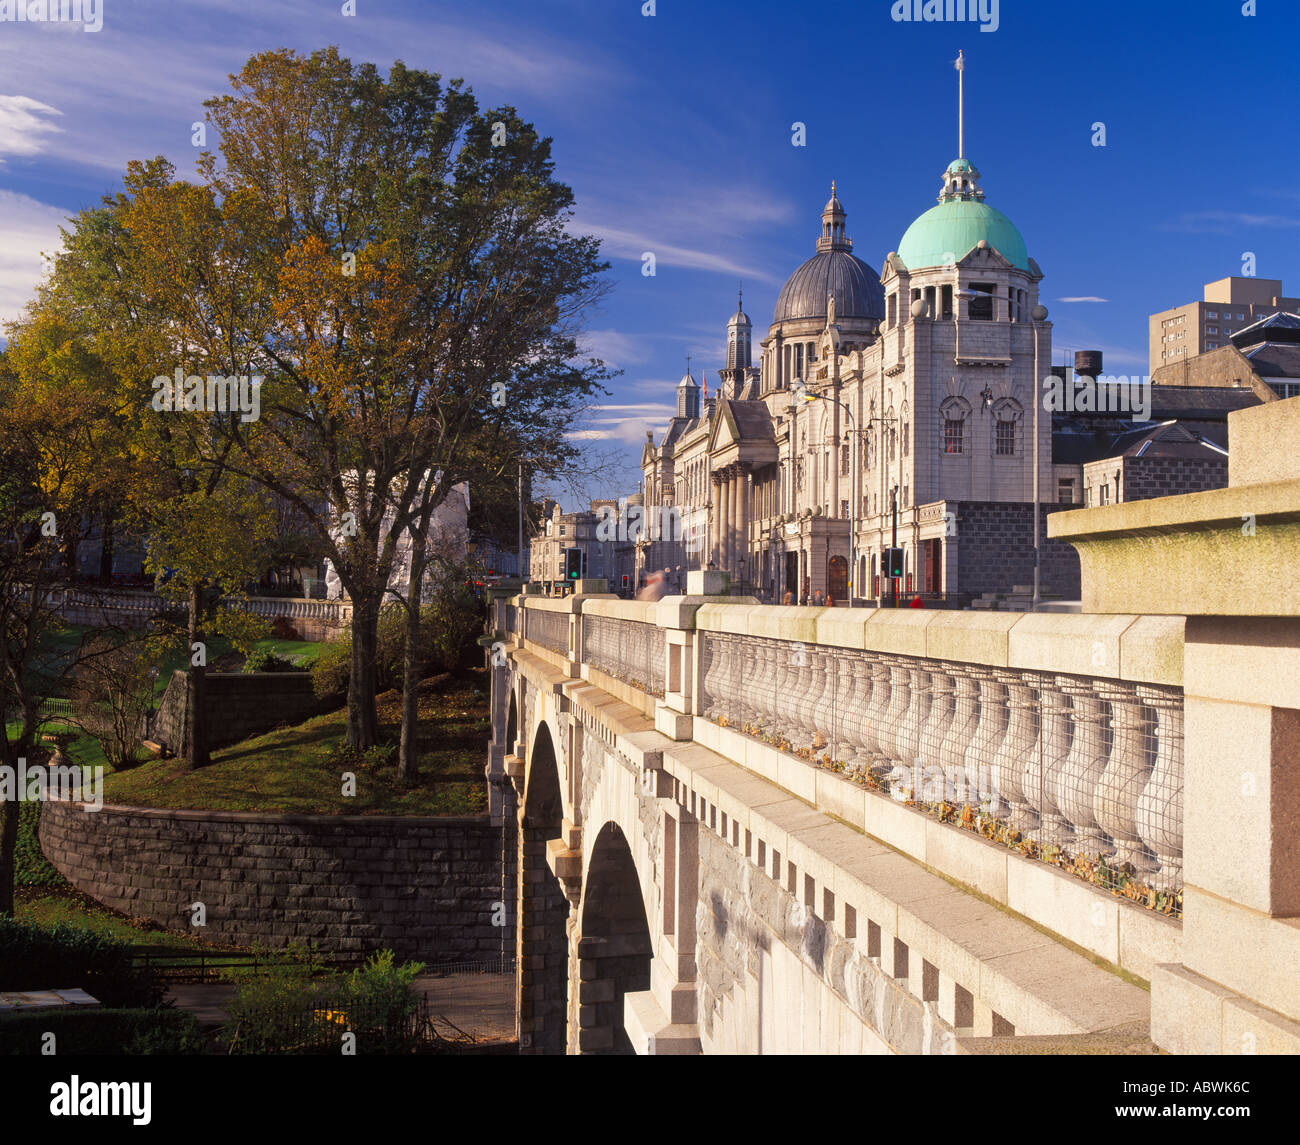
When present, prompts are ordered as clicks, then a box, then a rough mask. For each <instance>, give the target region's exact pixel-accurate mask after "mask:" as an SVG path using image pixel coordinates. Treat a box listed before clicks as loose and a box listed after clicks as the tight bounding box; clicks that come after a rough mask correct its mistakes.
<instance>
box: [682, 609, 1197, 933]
mask: <svg viewBox="0 0 1300 1145" xmlns="http://www.w3.org/2000/svg"><path fill="white" fill-rule="evenodd" d="M700 638H701V640H702V657H701V664H702V672H703V687H702V691H701V696H700V705H701V709H702V711H703V715H704V717H705V718H706V719H709V720H711V721H712V722H713V723H715V724H718V725H720V726H723V727H730V728H732V729H733V730H735V731H738V732H740V733H742V734H744V735H747V736H751V737H754V738H757V739H760V740H762V741H763V742H766V743H769V744H772V745H773V746H774V747H776V748H778V749H780V750H783V751H786V752H790V753H792V754H795V755H798V756H800V757H801V758H803V759H805V760H808V761H809V762H810V763H812V764H815V765H817V766H821V767H826V768H829V769H831V770H834V771H838V772H841V773H843V774H845V775H847V776H848V777H850V778H852V779H854V780H855V781H857V782H859V783H861V784H863V785H864V786H868V787H872V788H875V789H876V790H879V791H882V792H884V793H886V794H889V795H890V796H892V797H893V798H894V799H896V800H898V801H900V802H905V803H909V804H911V805H914V806H918V807H920V808H922V809H923V810H926V811H929V812H930V813H932V814H935V815H938V816H939V817H940V818H942V819H944V820H946V821H951V822H954V823H956V824H959V825H961V826H963V827H966V828H967V829H969V830H975V831H978V832H979V833H981V834H983V835H984V836H985V837H987V838H990V839H994V840H997V841H1000V842H1003V843H1005V844H1007V845H1009V846H1012V847H1015V848H1016V849H1018V850H1020V851H1021V852H1022V853H1026V854H1030V855H1032V856H1035V857H1041V858H1045V859H1048V860H1049V861H1053V862H1055V863H1056V864H1057V865H1059V866H1062V867H1064V868H1066V869H1067V870H1070V871H1071V872H1072V873H1075V874H1078V875H1080V876H1082V877H1084V878H1086V879H1088V880H1089V881H1091V882H1094V883H1097V884H1098V885H1101V886H1103V887H1106V888H1108V889H1111V888H1113V889H1117V890H1121V891H1122V893H1124V894H1126V895H1127V897H1129V898H1132V899H1135V900H1138V901H1141V902H1143V903H1144V905H1147V906H1149V907H1151V908H1153V909H1157V910H1160V911H1161V912H1162V913H1165V914H1169V915H1173V916H1178V915H1180V914H1181V906H1180V902H1179V895H1178V892H1179V891H1180V889H1181V887H1182V822H1183V806H1182V794H1183V697H1182V691H1181V689H1178V688H1172V687H1164V686H1157V685H1152V684H1135V683H1128V682H1125V681H1122V680H1115V679H1104V678H1099V677H1088V676H1079V675H1072V674H1065V673H1061V674H1058V673H1048V672H1036V671H1026V670H1019V669H995V668H991V667H986V666H982V665H978V664H967V663H958V662H950V661H943V660H933V659H926V658H921V657H914V656H903V655H888V654H880V653H875V652H866V651H862V650H855V649H848V648H835V647H827V646H823V645H818V644H807V643H800V642H791V641H783V640H772V639H764V638H761V637H752V636H743V635H732V634H728V633H723V632H702V633H700Z"/></svg>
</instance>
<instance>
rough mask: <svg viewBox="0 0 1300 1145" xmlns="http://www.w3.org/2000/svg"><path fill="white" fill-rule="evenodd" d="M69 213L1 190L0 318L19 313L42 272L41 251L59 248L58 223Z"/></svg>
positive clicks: (59, 224)
mask: <svg viewBox="0 0 1300 1145" xmlns="http://www.w3.org/2000/svg"><path fill="white" fill-rule="evenodd" d="M70 214H71V212H70V211H65V210H61V209H60V208H58V207H52V206H50V205H49V204H48V203H41V202H38V201H37V200H36V199H32V198H29V197H28V196H27V195H20V194H18V193H17V192H15V191H0V322H12V321H13V320H14V319H15V318H17V317H18V315H19V314H21V313H22V311H23V308H24V307H25V306H26V305H27V303H28V301H29V300H30V299H31V297H32V294H33V293H34V289H35V286H36V283H37V282H38V281H40V279H41V277H42V276H43V274H44V273H45V267H44V265H43V264H42V262H41V252H42V251H46V252H48V253H50V254H54V253H55V252H56V251H57V250H58V249H59V247H60V246H61V244H62V240H61V239H60V237H59V227H61V226H64V225H65V224H66V223H67V220H68V216H69V215H70Z"/></svg>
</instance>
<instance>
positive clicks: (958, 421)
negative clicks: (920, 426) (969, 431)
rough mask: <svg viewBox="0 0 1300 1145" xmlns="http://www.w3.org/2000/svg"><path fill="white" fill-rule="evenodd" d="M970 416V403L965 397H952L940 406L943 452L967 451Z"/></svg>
mask: <svg viewBox="0 0 1300 1145" xmlns="http://www.w3.org/2000/svg"><path fill="white" fill-rule="evenodd" d="M969 417H970V403H969V402H968V401H966V399H965V398H959V397H951V398H948V399H947V400H945V401H944V402H943V403H942V404H941V405H940V406H939V418H940V422H941V428H942V430H943V452H944V453H965V452H966V424H967V419H968V418H969Z"/></svg>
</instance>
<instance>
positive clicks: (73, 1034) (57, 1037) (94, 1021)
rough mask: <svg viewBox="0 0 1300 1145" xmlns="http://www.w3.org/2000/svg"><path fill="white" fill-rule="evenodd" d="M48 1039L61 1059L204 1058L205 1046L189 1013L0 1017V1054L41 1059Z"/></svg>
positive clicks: (109, 1011)
mask: <svg viewBox="0 0 1300 1145" xmlns="http://www.w3.org/2000/svg"><path fill="white" fill-rule="evenodd" d="M46 1034H53V1035H54V1046H55V1050H56V1052H57V1053H59V1054H129V1055H131V1056H133V1057H134V1056H137V1055H142V1054H202V1053H206V1052H207V1042H206V1041H205V1040H204V1038H203V1035H202V1033H201V1032H200V1030H199V1023H198V1020H197V1019H196V1018H195V1017H194V1015H193V1014H191V1013H190V1012H189V1011H188V1010H177V1009H172V1008H169V1007H155V1008H152V1009H143V1008H132V1009H113V1008H105V1009H88V1008H86V1007H81V1006H78V1007H69V1008H68V1009H66V1010H64V1009H59V1010H39V1011H34V1012H33V1011H28V1012H25V1013H24V1012H22V1011H18V1012H15V1013H12V1014H8V1015H4V1016H0V1055H11V1054H39V1053H40V1052H41V1050H42V1048H43V1046H44V1045H46V1044H48V1043H47V1042H46V1041H45V1035H46Z"/></svg>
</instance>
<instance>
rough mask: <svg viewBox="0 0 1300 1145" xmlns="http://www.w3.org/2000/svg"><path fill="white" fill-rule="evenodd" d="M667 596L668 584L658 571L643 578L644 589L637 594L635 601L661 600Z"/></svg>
mask: <svg viewBox="0 0 1300 1145" xmlns="http://www.w3.org/2000/svg"><path fill="white" fill-rule="evenodd" d="M667 595H668V582H667V579H666V578H665V576H664V574H663V573H661V572H660V571H659V570H658V569H656V570H655V571H654V572H652V573H651V574H650V575H649V576H648V577H646V578H645V587H644V588H642V589H641V590H640V591H639V592H638V593H637V594H636V598H637V600H663V598H664V597H665V596H667Z"/></svg>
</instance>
